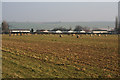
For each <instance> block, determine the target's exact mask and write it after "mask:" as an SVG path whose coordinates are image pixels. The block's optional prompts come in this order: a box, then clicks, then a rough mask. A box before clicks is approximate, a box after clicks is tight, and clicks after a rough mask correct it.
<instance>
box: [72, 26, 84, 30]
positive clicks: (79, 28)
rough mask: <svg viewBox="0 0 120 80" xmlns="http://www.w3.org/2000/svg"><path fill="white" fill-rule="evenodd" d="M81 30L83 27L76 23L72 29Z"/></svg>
mask: <svg viewBox="0 0 120 80" xmlns="http://www.w3.org/2000/svg"><path fill="white" fill-rule="evenodd" d="M81 30H83V27H82V26H80V25H77V26H76V27H75V29H74V31H81Z"/></svg>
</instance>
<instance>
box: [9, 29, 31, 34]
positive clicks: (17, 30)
mask: <svg viewBox="0 0 120 80" xmlns="http://www.w3.org/2000/svg"><path fill="white" fill-rule="evenodd" d="M10 32H11V33H30V30H29V29H11V30H10Z"/></svg>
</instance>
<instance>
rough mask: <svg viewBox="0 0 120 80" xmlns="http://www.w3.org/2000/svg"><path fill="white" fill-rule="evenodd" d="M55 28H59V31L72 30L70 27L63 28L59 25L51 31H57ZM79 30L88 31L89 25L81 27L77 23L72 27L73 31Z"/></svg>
mask: <svg viewBox="0 0 120 80" xmlns="http://www.w3.org/2000/svg"><path fill="white" fill-rule="evenodd" d="M57 30H60V31H69V30H72V29H71V28H69V29H66V28H63V27H60V28H54V29H53V30H52V31H57ZM81 30H84V31H86V32H89V31H90V28H89V27H82V26H80V25H77V26H76V27H75V29H74V31H81Z"/></svg>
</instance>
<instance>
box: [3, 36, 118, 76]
mask: <svg viewBox="0 0 120 80" xmlns="http://www.w3.org/2000/svg"><path fill="white" fill-rule="evenodd" d="M2 55H3V56H2V59H3V60H2V69H3V74H2V76H3V78H103V77H104V78H116V77H119V69H118V68H119V66H118V36H117V35H108V36H105V35H101V36H100V37H98V36H97V35H93V36H92V37H90V35H80V38H76V36H72V35H63V37H62V38H60V37H59V35H49V34H46V35H23V36H9V35H3V36H2Z"/></svg>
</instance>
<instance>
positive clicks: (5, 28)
mask: <svg viewBox="0 0 120 80" xmlns="http://www.w3.org/2000/svg"><path fill="white" fill-rule="evenodd" d="M2 33H5V34H8V33H9V26H8V23H7V22H6V21H3V22H2Z"/></svg>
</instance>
